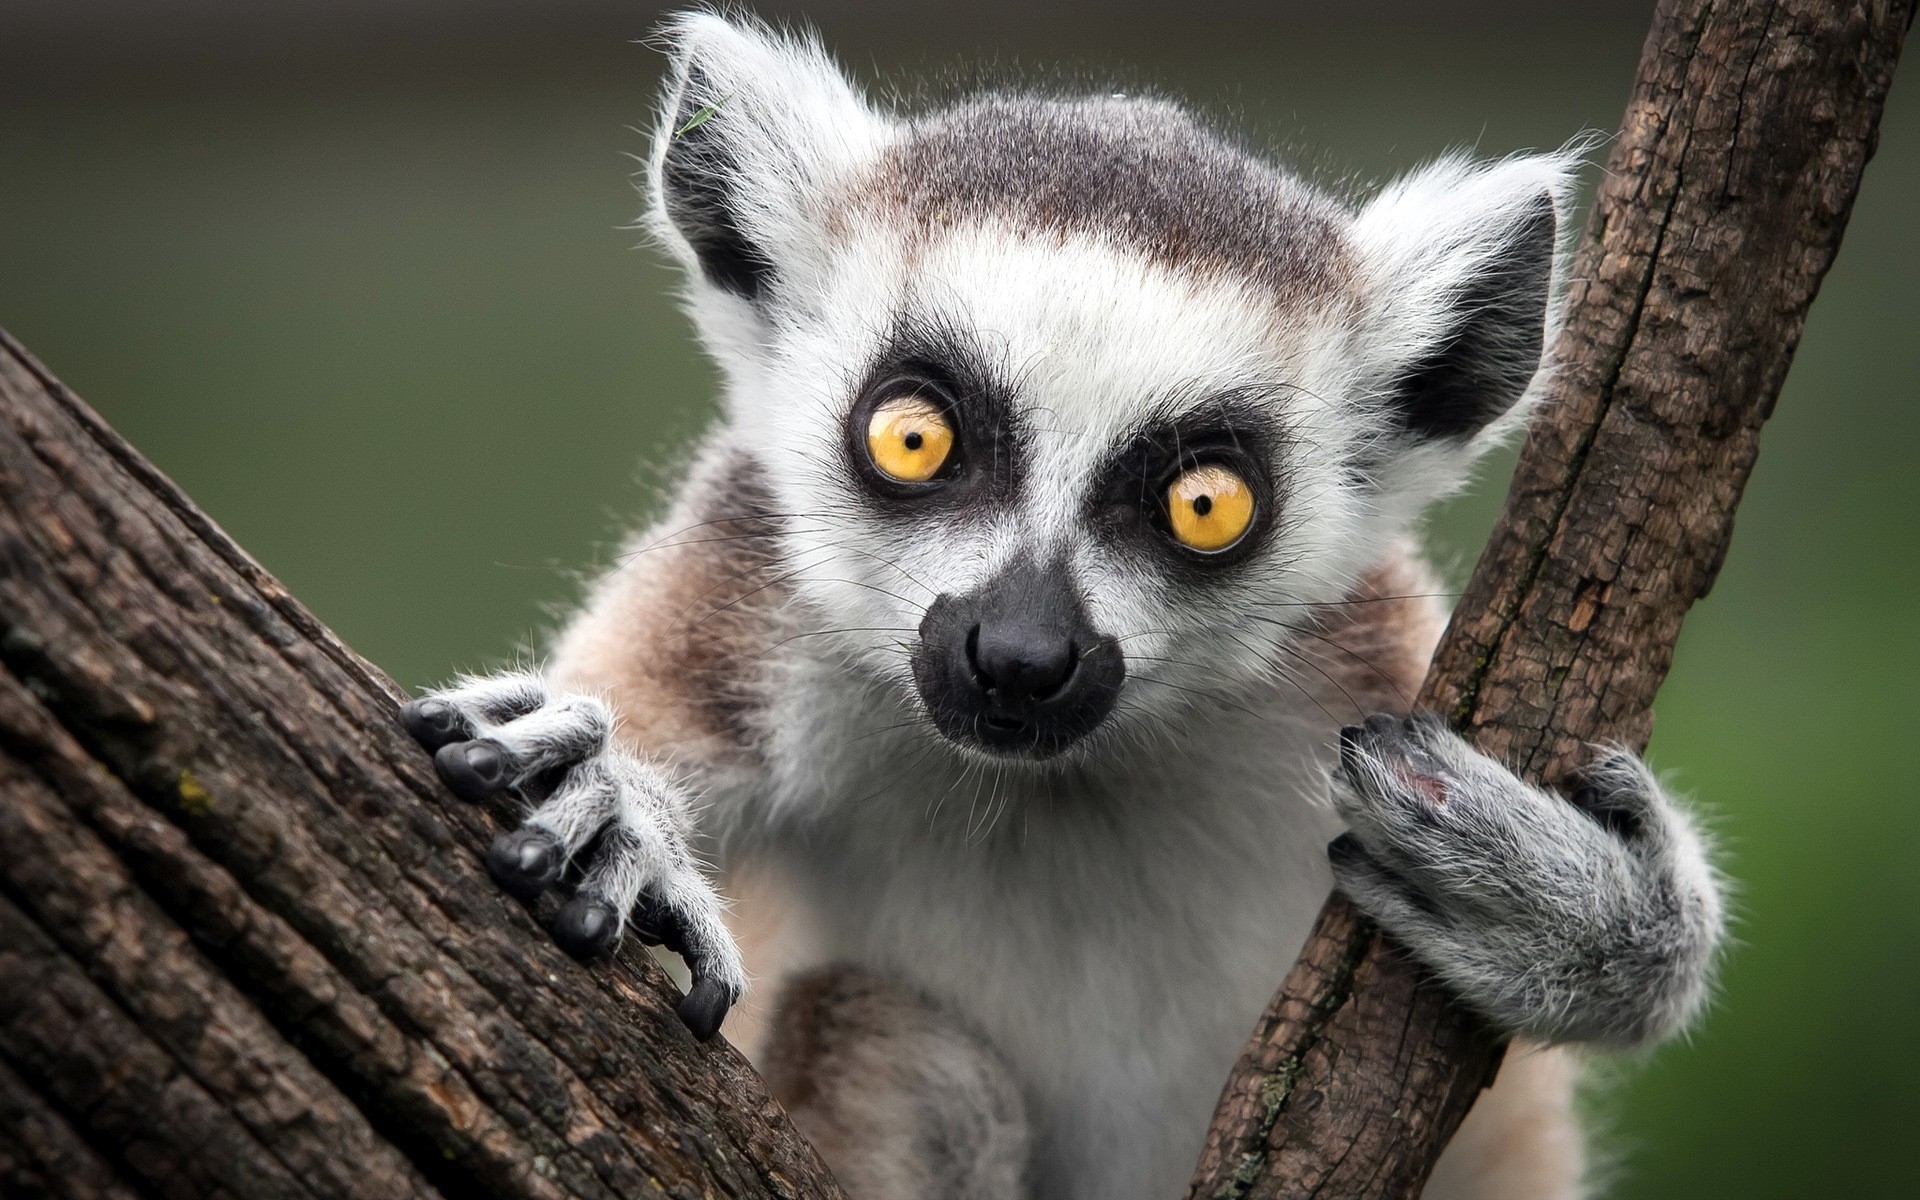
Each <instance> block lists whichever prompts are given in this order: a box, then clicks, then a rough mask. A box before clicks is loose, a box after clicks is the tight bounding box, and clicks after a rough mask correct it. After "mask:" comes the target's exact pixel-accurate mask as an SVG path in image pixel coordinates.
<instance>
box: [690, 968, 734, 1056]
mask: <svg viewBox="0 0 1920 1200" xmlns="http://www.w3.org/2000/svg"><path fill="white" fill-rule="evenodd" d="M732 1007H733V997H732V995H730V994H729V993H728V990H727V987H726V985H725V984H723V983H721V982H720V981H719V980H717V979H714V978H712V977H711V976H707V977H703V978H700V979H696V980H694V981H693V986H692V987H691V988H689V989H688V990H687V994H686V995H684V996H682V997H680V1019H681V1020H682V1021H684V1022H685V1023H686V1026H687V1028H688V1029H689V1030H691V1031H692V1033H693V1036H694V1037H696V1038H698V1039H699V1040H701V1041H703V1042H704V1041H706V1040H707V1039H708V1038H710V1037H712V1036H713V1035H714V1034H716V1033H718V1032H720V1022H722V1021H724V1020H726V1019H727V1010H728V1009H730V1008H732Z"/></svg>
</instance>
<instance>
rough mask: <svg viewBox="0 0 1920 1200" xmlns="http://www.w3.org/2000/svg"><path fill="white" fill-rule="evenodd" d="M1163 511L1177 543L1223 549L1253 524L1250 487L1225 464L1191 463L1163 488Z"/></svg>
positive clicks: (1201, 548)
mask: <svg viewBox="0 0 1920 1200" xmlns="http://www.w3.org/2000/svg"><path fill="white" fill-rule="evenodd" d="M1167 514H1168V516H1169V517H1170V518H1171V521H1172V524H1173V536H1174V537H1176V538H1179V539H1180V544H1181V545H1183V546H1188V547H1191V548H1192V549H1195V550H1209V551H1211V550H1225V549H1226V548H1227V547H1228V546H1231V545H1233V544H1234V543H1235V542H1237V541H1239V540H1240V539H1241V538H1242V537H1244V536H1245V535H1246V532H1247V529H1248V527H1249V526H1251V525H1252V524H1253V489H1252V488H1250V487H1248V486H1247V481H1246V480H1244V479H1242V478H1241V477H1240V476H1239V475H1237V474H1236V473H1234V472H1233V471H1231V470H1229V469H1228V468H1226V467H1222V466H1218V465H1215V464H1209V465H1207V466H1204V467H1195V468H1194V469H1193V470H1191V471H1184V472H1182V473H1181V475H1180V477H1179V478H1178V479H1176V480H1174V481H1173V484H1172V485H1171V486H1170V487H1168V488H1167Z"/></svg>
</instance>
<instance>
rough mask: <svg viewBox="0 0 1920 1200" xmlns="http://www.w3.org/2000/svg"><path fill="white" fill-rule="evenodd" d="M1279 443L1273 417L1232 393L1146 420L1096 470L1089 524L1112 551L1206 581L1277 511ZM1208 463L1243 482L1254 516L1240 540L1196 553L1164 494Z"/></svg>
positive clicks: (1257, 537) (1244, 550)
mask: <svg viewBox="0 0 1920 1200" xmlns="http://www.w3.org/2000/svg"><path fill="white" fill-rule="evenodd" d="M1279 440H1280V439H1279V433H1278V430H1277V428H1276V426H1275V423H1274V421H1273V418H1272V417H1271V415H1269V414H1268V413H1267V412H1266V411H1265V409H1264V408H1263V407H1260V406H1257V405H1256V404H1255V403H1254V402H1253V401H1252V399H1251V398H1249V397H1246V396H1241V395H1235V394H1227V395H1223V396H1219V397H1216V398H1214V399H1213V400H1210V401H1208V402H1207V403H1205V404H1202V405H1200V406H1198V407H1196V408H1193V409H1190V410H1188V411H1186V412H1183V413H1180V414H1178V415H1176V416H1171V417H1164V418H1160V419H1156V420H1151V421H1149V422H1147V423H1146V424H1145V425H1143V426H1142V427H1141V428H1140V429H1139V430H1138V431H1137V432H1135V433H1134V434H1133V435H1132V436H1131V437H1130V438H1128V439H1127V440H1125V441H1124V442H1122V443H1121V444H1120V445H1119V446H1118V447H1117V448H1116V449H1115V450H1114V451H1113V453H1112V454H1111V455H1110V456H1109V457H1108V460H1107V462H1106V463H1105V464H1104V465H1103V466H1102V467H1101V469H1100V472H1099V473H1098V475H1097V476H1096V478H1097V480H1098V482H1097V483H1096V485H1095V486H1094V488H1093V490H1092V491H1091V492H1090V493H1089V495H1088V514H1087V515H1088V521H1089V523H1090V524H1091V525H1092V526H1093V528H1095V529H1096V530H1098V531H1100V533H1101V535H1102V537H1103V538H1104V539H1105V540H1107V541H1108V542H1109V543H1110V544H1112V545H1114V546H1115V547H1116V548H1119V549H1123V550H1128V551H1137V552H1141V553H1145V554H1149V555H1151V556H1153V557H1154V558H1156V559H1158V560H1159V561H1161V562H1162V563H1164V564H1167V565H1169V566H1170V567H1172V568H1174V569H1176V570H1181V571H1183V572H1188V571H1190V572H1192V573H1193V574H1194V575H1195V576H1196V577H1204V576H1205V575H1206V574H1207V573H1208V572H1211V571H1213V570H1216V569H1218V568H1220V567H1222V566H1227V565H1229V564H1232V563H1235V562H1239V561H1241V560H1243V559H1245V558H1246V557H1247V556H1248V555H1250V554H1252V553H1253V552H1254V551H1255V550H1256V549H1257V548H1258V547H1259V545H1260V544H1261V542H1262V540H1263V538H1262V535H1263V534H1264V533H1265V532H1266V530H1267V529H1268V528H1270V527H1271V525H1272V522H1273V518H1274V516H1275V514H1276V512H1277V510H1278V507H1279V506H1278V489H1277V487H1276V484H1275V480H1274V472H1273V463H1274V455H1275V449H1276V447H1277V446H1278V444H1279ZM1210 465H1218V466H1222V467H1226V468H1227V469H1229V470H1230V471H1232V472H1233V473H1234V474H1235V475H1237V476H1239V477H1240V478H1241V479H1243V480H1245V481H1246V484H1247V486H1248V488H1249V489H1250V490H1251V491H1252V493H1253V500H1254V513H1253V518H1252V525H1251V526H1250V528H1249V529H1248V530H1247V533H1246V535H1245V536H1243V537H1241V538H1240V539H1239V540H1238V541H1237V542H1235V543H1234V544H1233V545H1232V546H1231V547H1230V548H1228V549H1226V550H1224V551H1218V552H1207V553H1200V552H1196V551H1194V550H1193V549H1192V548H1190V547H1188V546H1185V545H1183V544H1182V543H1181V541H1180V539H1179V538H1177V537H1176V536H1175V535H1174V529H1173V522H1172V514H1171V511H1170V508H1169V503H1168V490H1169V489H1170V488H1171V487H1172V486H1173V484H1174V482H1175V481H1176V480H1177V479H1179V478H1180V476H1181V475H1182V474H1183V473H1185V472H1188V471H1192V470H1194V469H1196V468H1199V467H1205V466H1210ZM1196 511H1198V506H1196ZM1200 515H1202V516H1205V515H1206V514H1205V513H1201V514H1200Z"/></svg>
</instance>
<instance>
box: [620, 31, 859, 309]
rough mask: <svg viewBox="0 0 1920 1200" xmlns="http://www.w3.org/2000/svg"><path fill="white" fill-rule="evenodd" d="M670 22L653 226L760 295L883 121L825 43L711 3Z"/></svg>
mask: <svg viewBox="0 0 1920 1200" xmlns="http://www.w3.org/2000/svg"><path fill="white" fill-rule="evenodd" d="M662 32H663V36H664V38H665V40H666V43H667V48H668V53H669V54H670V56H671V59H672V62H671V65H670V67H669V70H668V73H667V81H666V86H665V90H664V95H663V98H662V102H661V105H660V115H659V123H658V125H657V126H656V128H655V132H654V141H653V156H652V159H651V161H650V163H649V183H650V186H651V191H652V199H653V220H654V224H655V227H656V230H657V231H658V232H659V233H661V234H662V235H663V236H664V237H665V239H666V240H667V242H668V243H669V244H670V245H672V246H673V248H674V249H675V250H676V251H678V252H680V254H681V256H682V257H683V258H684V259H686V260H687V264H688V266H689V267H691V268H693V269H696V270H697V271H698V272H699V273H700V275H701V276H702V277H703V278H704V279H705V280H706V281H707V282H708V283H710V284H712V285H713V286H714V287H717V288H720V289H722V290H724V291H726V292H729V293H732V294H733V295H736V296H739V297H741V298H742V299H745V300H750V301H751V300H757V299H760V298H761V297H762V296H763V295H764V294H765V293H766V292H767V290H768V289H769V288H770V286H771V285H772V284H773V282H774V279H775V276H776V275H777V273H778V271H779V264H780V262H781V260H782V258H783V257H784V256H785V255H786V254H788V253H791V252H794V251H795V250H797V249H798V247H797V246H795V245H794V242H795V241H796V239H799V238H801V237H803V236H804V232H805V228H806V223H807V221H808V219H809V218H810V217H813V216H817V215H818V213H817V209H818V206H819V202H820V200H821V198H822V194H823V191H824V186H825V184H826V183H827V181H829V180H830V179H832V178H833V176H834V175H835V174H836V173H837V172H838V171H840V170H842V169H844V168H845V167H846V165H847V164H848V163H850V162H852V161H856V160H858V159H859V158H861V157H862V156H863V155H865V154H867V153H870V152H871V149H872V147H873V145H874V143H875V142H876V141H877V140H878V138H879V137H880V135H881V133H882V132H883V131H884V129H885V127H886V126H885V122H884V121H883V120H882V119H881V118H880V117H878V116H877V115H876V114H875V113H874V111H873V110H872V109H871V108H869V107H868V106H867V103H866V101H865V100H863V99H862V98H861V97H860V95H859V93H858V92H857V91H855V90H854V87H853V85H852V84H850V83H849V82H847V79H846V77H845V76H844V75H842V74H841V73H840V70H839V68H838V67H836V66H835V65H834V63H833V61H832V59H830V58H829V57H828V56H827V54H826V52H825V51H824V50H822V49H821V48H820V46H819V45H818V43H816V42H814V41H812V40H810V39H802V38H799V37H792V36H785V35H781V34H777V33H775V32H773V31H772V30H770V29H768V28H766V27H765V26H761V25H757V24H747V23H736V22H733V21H729V20H726V19H724V18H722V17H719V16H715V15H713V14H711V13H682V14H680V15H678V16H676V17H673V18H671V19H670V20H669V21H668V22H667V24H666V26H665V28H664V30H663V31H662Z"/></svg>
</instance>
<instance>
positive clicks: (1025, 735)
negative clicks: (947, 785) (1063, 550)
mask: <svg viewBox="0 0 1920 1200" xmlns="http://www.w3.org/2000/svg"><path fill="white" fill-rule="evenodd" d="M913 676H914V681H915V682H916V683H918V684H919V686H920V696H921V699H922V700H924V701H925V702H926V706H927V714H928V715H929V716H931V717H932V718H933V722H934V724H935V725H936V726H937V727H938V728H939V729H940V731H941V732H942V733H944V734H946V735H947V736H948V737H950V738H952V739H953V740H954V741H957V742H963V743H967V744H970V745H974V746H978V747H981V748H982V749H986V750H992V751H995V752H997V753H1003V754H1009V755H1016V756H1020V757H1027V758H1046V757H1049V756H1051V755H1054V754H1058V753H1060V752H1061V751H1063V750H1065V749H1066V748H1067V747H1068V746H1070V745H1072V744H1073V743H1074V742H1075V741H1076V740H1078V739H1079V738H1081V737H1084V736H1085V735H1086V734H1088V733H1090V732H1092V731H1093V729H1094V728H1095V727H1096V726H1098V725H1099V724H1100V722H1101V721H1102V720H1104V719H1105V718H1106V716H1107V714H1108V713H1109V712H1110V711H1112V709H1113V705H1114V701H1115V699H1116V698H1117V697H1118V696H1119V694H1120V687H1121V685H1122V684H1123V683H1124V682H1125V681H1126V677H1127V665H1126V659H1125V658H1124V656H1123V655H1122V654H1121V653H1120V645H1119V643H1118V642H1116V641H1115V640H1114V639H1113V638H1111V637H1107V636H1105V635H1103V634H1101V633H1100V632H1099V631H1098V630H1097V629H1095V628H1094V627H1093V624H1092V621H1091V619H1090V618H1089V617H1088V614H1087V609H1086V605H1085V604H1083V603H1082V602H1081V599H1080V595H1079V593H1078V591H1077V590H1076V589H1075V587H1074V584H1073V580H1072V577H1071V575H1070V573H1069V572H1068V570H1067V568H1066V565H1065V564H1064V563H1059V562H1051V563H1041V562H1032V561H1021V562H1015V563H1012V564H1010V565H1009V566H1007V567H1005V568H1003V569H1002V570H1001V572H1000V573H999V574H997V575H995V576H994V577H993V578H992V579H990V580H988V581H987V582H986V583H985V584H984V585H982V586H981V588H980V589H979V590H978V591H974V592H969V593H966V594H964V595H947V596H941V597H940V598H938V599H937V600H935V601H934V602H933V603H932V604H931V605H929V606H928V608H927V612H926V615H925V617H923V618H922V619H921V622H920V644H919V646H917V647H916V648H915V650H914V654H913Z"/></svg>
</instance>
